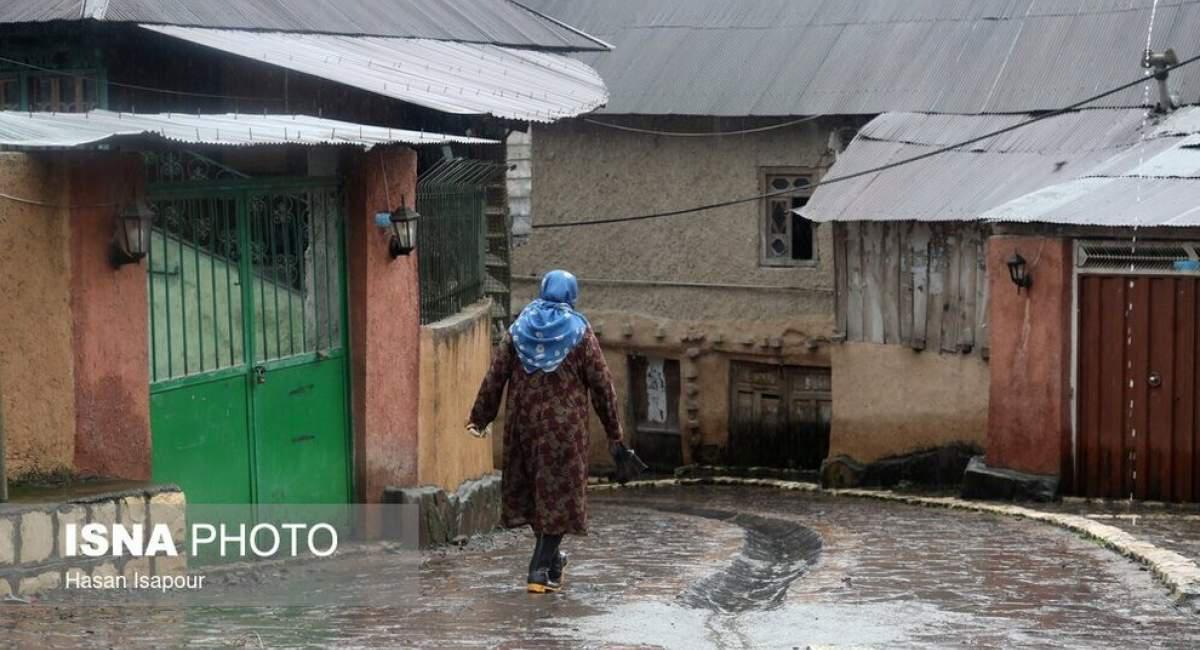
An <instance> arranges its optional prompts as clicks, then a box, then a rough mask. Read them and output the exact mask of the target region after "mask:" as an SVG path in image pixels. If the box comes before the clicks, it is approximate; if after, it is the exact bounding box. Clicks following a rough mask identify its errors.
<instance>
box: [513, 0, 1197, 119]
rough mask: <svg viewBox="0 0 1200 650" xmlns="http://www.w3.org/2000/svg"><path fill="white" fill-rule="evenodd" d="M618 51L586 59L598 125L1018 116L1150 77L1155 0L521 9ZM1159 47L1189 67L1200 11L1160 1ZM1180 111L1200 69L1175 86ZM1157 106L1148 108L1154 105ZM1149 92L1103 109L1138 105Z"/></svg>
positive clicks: (748, 0) (752, 0)
mask: <svg viewBox="0 0 1200 650" xmlns="http://www.w3.org/2000/svg"><path fill="white" fill-rule="evenodd" d="M527 3H528V4H529V5H530V6H531V7H533V8H535V9H538V10H539V11H543V12H545V13H547V14H548V15H551V16H554V17H555V18H559V19H561V20H563V21H565V22H567V23H569V24H571V25H575V26H577V27H579V28H580V29H583V30H585V31H587V32H589V33H591V34H594V35H596V36H597V37H599V38H602V39H604V40H605V41H608V42H610V43H612V44H613V46H614V48H615V49H614V50H613V51H612V52H585V53H580V54H578V55H576V56H577V57H578V58H579V59H580V60H581V61H584V62H585V63H588V64H589V65H591V66H593V67H594V68H596V69H597V70H598V71H599V72H600V74H601V76H603V77H604V79H605V80H606V81H607V82H608V84H609V92H610V94H611V99H610V100H609V103H608V105H607V106H606V107H605V108H604V110H603V112H605V113H612V114H656V115H720V116H739V115H779V116H783V115H817V114H876V113H883V112H887V111H912V112H937V113H986V112H992V113H1017V112H1028V111H1033V110H1049V109H1056V108H1059V107H1062V106H1066V105H1069V104H1071V103H1073V102H1075V101H1078V100H1080V99H1083V98H1085V97H1087V96H1090V95H1092V94H1094V93H1096V92H1098V91H1101V90H1105V89H1107V88H1111V87H1113V86H1116V85H1119V84H1121V83H1124V82H1127V81H1129V80H1131V79H1135V78H1137V77H1138V76H1139V75H1141V74H1143V70H1142V68H1141V67H1140V62H1141V58H1142V51H1143V49H1144V48H1145V46H1146V37H1147V32H1148V29H1149V27H1150V16H1151V13H1152V6H1153V5H1154V4H1155V0H971V1H970V2H966V1H957V2H955V1H952V0H738V1H737V2H730V1H729V0H527ZM1154 13H1155V20H1154V30H1153V38H1152V47H1154V48H1155V49H1161V48H1164V47H1167V46H1171V47H1174V48H1176V50H1177V51H1179V52H1180V53H1181V56H1184V55H1190V54H1192V53H1193V51H1192V50H1193V49H1194V48H1193V43H1194V41H1195V38H1194V35H1195V34H1197V33H1200V0H1158V1H1157V8H1156V10H1155V11H1154ZM1171 81H1172V85H1173V87H1174V89H1175V90H1177V91H1178V92H1179V93H1180V96H1181V97H1183V98H1184V101H1185V102H1188V103H1192V102H1195V101H1196V98H1197V96H1198V95H1200V66H1190V67H1187V68H1184V69H1181V70H1179V71H1176V72H1174V73H1172V75H1171ZM1151 98H1152V99H1153V95H1151ZM1144 99H1145V97H1144V94H1143V90H1142V89H1141V88H1134V89H1131V90H1129V91H1127V92H1125V93H1121V94H1118V95H1114V96H1112V97H1109V98H1107V99H1105V100H1103V101H1102V102H1100V103H1099V104H1097V105H1098V106H1109V107H1113V106H1140V105H1143V103H1144Z"/></svg>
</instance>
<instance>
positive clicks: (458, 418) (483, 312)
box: [417, 302, 503, 491]
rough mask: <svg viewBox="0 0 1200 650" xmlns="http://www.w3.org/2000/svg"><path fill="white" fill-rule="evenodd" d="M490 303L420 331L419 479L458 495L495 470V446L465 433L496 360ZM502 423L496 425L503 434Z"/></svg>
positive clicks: (495, 432) (494, 429)
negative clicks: (468, 484) (469, 482)
mask: <svg viewBox="0 0 1200 650" xmlns="http://www.w3.org/2000/svg"><path fill="white" fill-rule="evenodd" d="M490 309H491V302H482V303H479V304H477V305H474V306H472V307H469V308H467V309H465V310H463V311H462V312H459V313H458V314H457V315H455V316H453V317H451V318H447V319H445V320H441V321H438V322H436V323H431V324H429V325H423V326H422V327H421V351H420V354H421V383H420V385H421V401H420V410H419V412H418V445H417V446H418V464H417V480H418V482H419V483H420V484H421V485H436V486H438V487H440V488H442V489H445V490H449V491H454V490H456V489H457V488H458V486H459V485H460V484H461V483H462V482H463V481H466V480H470V479H475V478H479V477H480V476H483V475H484V474H487V473H489V472H491V471H492V446H491V443H490V442H489V441H487V440H476V439H475V438H472V437H471V436H469V435H467V433H466V422H467V416H468V415H470V412H471V406H472V405H473V404H474V403H475V395H476V393H477V392H478V391H479V384H480V382H482V381H483V376H484V375H485V374H486V373H487V369H488V364H489V363H490V362H491V357H492V340H491V334H490V332H489V322H490V321H489V317H488V313H489V310H490ZM502 428H503V427H501V426H500V422H497V423H496V425H495V426H493V431H494V434H495V435H500V431H501V430H502Z"/></svg>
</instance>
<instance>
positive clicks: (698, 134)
mask: <svg viewBox="0 0 1200 650" xmlns="http://www.w3.org/2000/svg"><path fill="white" fill-rule="evenodd" d="M822 117H825V116H824V115H809V116H806V117H802V118H799V119H795V120H789V121H787V122H781V123H779V124H771V125H768V126H758V127H754V128H750V129H738V130H736V131H658V130H655V129H641V128H638V127H636V126H626V125H624V124H613V123H611V122H602V121H600V120H596V119H592V118H590V117H585V118H583V121H584V122H587V123H588V124H595V125H596V126H602V127H604V128H607V129H615V130H617V131H628V132H630V133H639V134H642V135H661V136H666V137H669V138H716V137H721V136H730V135H747V134H750V133H764V132H766V131H774V130H776V129H783V128H787V127H789V126H795V125H797V124H803V123H805V122H811V121H813V120H816V119H820V118H822Z"/></svg>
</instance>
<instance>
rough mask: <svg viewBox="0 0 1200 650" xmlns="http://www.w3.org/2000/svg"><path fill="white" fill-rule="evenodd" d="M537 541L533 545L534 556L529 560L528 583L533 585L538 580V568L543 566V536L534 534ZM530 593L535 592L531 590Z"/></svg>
mask: <svg viewBox="0 0 1200 650" xmlns="http://www.w3.org/2000/svg"><path fill="white" fill-rule="evenodd" d="M534 535H535V541H534V543H533V555H532V556H531V557H530V558H529V579H528V581H527V582H528V583H529V584H530V585H532V584H533V583H534V580H535V578H536V575H535V574H536V573H537V570H538V567H540V566H541V564H542V534H541V533H534ZM530 591H533V590H532V589H530Z"/></svg>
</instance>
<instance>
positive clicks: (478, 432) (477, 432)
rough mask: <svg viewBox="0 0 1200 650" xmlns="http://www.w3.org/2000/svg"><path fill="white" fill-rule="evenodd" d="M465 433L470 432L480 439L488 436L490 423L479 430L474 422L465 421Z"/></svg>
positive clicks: (490, 431)
mask: <svg viewBox="0 0 1200 650" xmlns="http://www.w3.org/2000/svg"><path fill="white" fill-rule="evenodd" d="M467 433H469V434H471V435H472V436H474V437H475V438H479V439H480V440H482V439H484V438H486V437H488V436H489V435H491V433H492V425H490V424H489V425H487V426H486V427H484V428H483V430H482V431H481V430H480V429H479V427H477V426H475V424H474V423H473V422H468V423H467Z"/></svg>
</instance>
